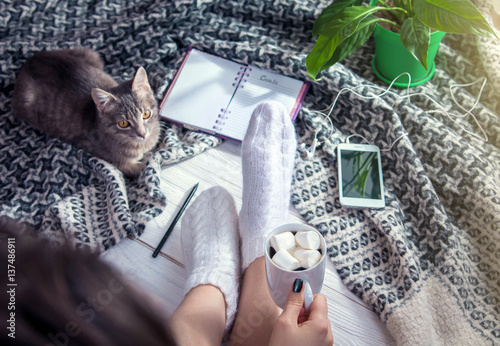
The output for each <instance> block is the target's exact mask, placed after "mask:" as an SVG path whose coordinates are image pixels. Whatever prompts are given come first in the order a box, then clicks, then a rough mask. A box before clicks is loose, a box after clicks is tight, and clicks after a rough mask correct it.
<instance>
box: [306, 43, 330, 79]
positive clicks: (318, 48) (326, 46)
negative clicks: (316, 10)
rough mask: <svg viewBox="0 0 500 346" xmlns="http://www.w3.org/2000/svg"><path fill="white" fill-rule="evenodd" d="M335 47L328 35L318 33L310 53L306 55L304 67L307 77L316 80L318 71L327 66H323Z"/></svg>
mask: <svg viewBox="0 0 500 346" xmlns="http://www.w3.org/2000/svg"><path fill="white" fill-rule="evenodd" d="M335 48H336V47H334V42H333V41H332V40H331V39H330V38H329V37H326V36H323V35H319V37H318V39H317V40H316V44H315V45H314V47H313V49H312V51H311V53H309V54H308V55H307V57H306V68H307V74H308V75H309V77H311V78H312V79H314V80H316V76H317V75H318V73H319V72H320V71H321V70H323V69H325V68H327V67H323V66H324V65H325V63H326V62H327V61H328V60H330V58H331V57H332V55H333V52H334V51H335ZM330 66H331V65H330ZM328 67H329V66H328Z"/></svg>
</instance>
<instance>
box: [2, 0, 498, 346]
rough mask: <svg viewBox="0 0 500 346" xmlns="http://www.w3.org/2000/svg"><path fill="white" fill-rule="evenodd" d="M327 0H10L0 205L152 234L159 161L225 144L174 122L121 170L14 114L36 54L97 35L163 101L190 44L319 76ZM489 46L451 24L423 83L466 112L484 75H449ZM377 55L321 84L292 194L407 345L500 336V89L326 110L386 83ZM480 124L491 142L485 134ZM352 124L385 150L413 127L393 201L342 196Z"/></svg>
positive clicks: (96, 230)
mask: <svg viewBox="0 0 500 346" xmlns="http://www.w3.org/2000/svg"><path fill="white" fill-rule="evenodd" d="M328 3H329V2H328V1H324V0H290V1H261V0H242V1H235V0H213V1H211V0H198V1H188V0H184V1H183V0H179V1H169V2H165V1H154V0H150V1H120V0H107V1H93V2H87V1H84V0H73V1H26V2H25V3H24V4H22V3H20V2H19V1H1V5H0V9H1V13H2V17H1V19H0V27H1V29H0V54H1V57H2V59H0V64H2V68H1V71H0V75H1V78H0V83H1V86H2V88H1V90H2V92H1V93H0V97H1V102H0V107H1V112H0V114H1V115H0V131H1V133H0V186H1V190H0V214H2V215H9V216H12V217H15V218H20V219H23V220H26V221H28V222H30V223H32V224H33V225H36V226H38V227H41V229H42V231H43V232H44V233H49V234H54V237H56V238H57V237H63V236H64V237H72V238H74V240H75V242H76V243H78V244H92V245H91V246H94V247H96V248H98V249H104V248H107V247H109V246H112V245H113V244H114V243H116V242H117V241H118V240H119V239H120V238H121V237H123V236H125V235H128V234H131V235H137V234H140V233H141V232H142V229H143V228H144V224H145V223H146V222H147V220H149V219H151V218H153V217H154V216H155V215H157V214H158V213H159V212H160V210H161V208H163V206H164V203H165V201H166V196H165V194H164V193H163V192H162V191H160V189H159V175H160V168H161V165H163V164H169V163H174V162H177V161H178V160H180V159H185V158H187V157H190V156H192V155H195V154H197V153H199V152H201V151H203V150H205V149H207V148H209V147H212V146H215V145H217V144H218V141H217V140H216V139H214V138H213V137H210V136H204V135H199V134H194V133H191V132H186V131H184V130H182V129H180V128H178V127H176V126H174V125H170V124H166V123H165V124H164V137H163V138H164V140H163V141H162V144H161V145H160V147H159V148H158V150H157V151H156V153H155V155H154V156H153V158H152V159H151V160H150V161H149V162H148V165H147V168H146V169H145V171H144V172H143V174H142V175H141V177H140V179H139V180H138V181H129V180H126V179H123V177H122V176H121V175H120V174H119V173H118V172H116V170H115V169H114V168H113V167H111V166H110V165H109V164H107V163H105V162H103V161H102V160H99V159H97V158H94V157H90V156H89V155H88V154H86V153H85V152H83V151H81V150H79V149H78V148H74V147H72V146H69V145H67V144H65V143H62V142H60V141H58V140H55V139H53V138H49V137H47V136H45V135H43V134H41V133H39V132H37V131H34V130H32V129H31V128H29V127H28V126H27V125H26V124H24V123H21V122H20V121H17V120H16V119H14V118H13V117H12V116H11V115H10V108H11V107H10V98H11V95H12V89H13V85H14V83H15V77H16V74H17V72H18V71H19V69H20V67H21V65H22V63H23V62H24V61H25V59H26V58H27V57H28V56H30V55H31V54H32V53H33V52H35V51H38V50H40V49H55V48H68V47H74V46H80V45H84V46H88V47H91V48H93V49H95V50H97V51H98V52H100V53H101V54H102V55H103V57H104V59H105V61H106V66H105V68H106V70H107V71H108V72H109V73H110V74H112V75H113V76H115V77H120V76H123V77H125V76H128V77H130V76H131V75H132V74H133V72H134V71H135V69H136V68H137V67H138V66H140V65H143V66H144V67H145V68H146V70H147V71H148V74H149V76H150V80H151V81H153V84H155V85H156V86H157V90H158V98H159V99H160V98H161V96H162V95H163V92H164V91H165V88H166V86H167V85H168V83H169V82H170V80H171V79H172V78H173V76H174V73H175V71H176V69H177V68H178V67H179V64H180V62H181V59H182V57H183V56H184V54H185V53H186V51H187V49H188V47H189V46H190V45H192V46H194V47H196V48H198V49H200V50H204V51H206V52H209V53H214V54H217V55H220V56H223V57H226V58H230V59H233V60H236V61H238V62H242V63H251V64H254V65H256V66H258V67H261V68H263V69H269V70H272V71H274V72H278V73H282V74H284V75H287V76H291V77H295V78H299V79H302V80H307V75H306V72H305V63H304V60H305V56H306V54H307V53H308V52H309V51H310V49H311V48H312V45H313V40H312V38H311V30H312V25H313V23H314V19H315V18H316V17H317V16H318V15H319V13H320V11H321V10H322V9H323V8H324V7H326V6H327V5H328ZM14 4H15V5H14ZM490 43H491V42H490ZM481 47H484V46H483V45H482V43H481V41H479V40H476V39H475V38H474V37H464V36H455V35H447V36H446V37H445V39H444V41H443V44H442V45H441V47H440V51H439V53H438V56H437V61H436V63H437V68H436V74H435V76H434V77H433V79H432V80H431V81H430V82H428V83H426V84H424V85H423V86H419V87H416V88H413V89H412V90H411V92H412V93H420V92H421V93H426V94H428V95H430V96H431V97H432V98H433V99H434V100H437V101H438V102H439V104H440V105H441V106H442V107H444V109H446V110H448V111H450V112H454V113H460V114H463V113H465V112H464V111H463V110H462V109H460V107H459V106H457V105H456V104H455V103H454V101H453V97H454V98H455V99H456V101H457V102H458V103H459V104H461V105H462V106H463V107H464V108H465V109H471V108H472V107H473V106H474V104H475V100H476V98H477V96H478V94H479V93H480V91H481V84H480V83H476V84H474V85H471V86H457V87H454V88H452V91H453V95H454V96H453V97H452V96H451V94H450V90H449V87H450V85H453V84H466V83H470V82H475V81H477V80H480V79H481V78H484V77H488V76H489V73H491V71H493V70H494V69H495V66H490V65H488V64H491V63H494V62H496V61H498V58H495V57H494V58H492V59H488V61H484V60H482V59H481V58H482V56H483V55H481V54H479V53H478V52H479V51H481ZM373 53H374V47H373V43H372V41H371V40H370V41H369V42H367V44H365V45H364V46H363V47H362V48H361V49H359V50H358V51H357V52H356V53H354V54H353V55H352V56H350V57H348V58H346V59H344V60H343V61H341V63H338V64H336V65H335V66H333V67H332V68H330V69H329V70H328V71H325V72H323V73H322V77H323V79H322V80H321V81H319V82H314V83H313V85H312V87H311V88H310V90H309V92H308V95H307V96H306V99H305V103H304V105H303V107H302V111H301V113H300V115H299V117H298V119H297V122H296V129H297V133H298V135H299V143H302V142H305V143H307V144H308V145H309V144H310V143H311V142H312V139H313V138H314V134H315V133H317V134H318V138H319V139H320V141H321V142H322V145H321V147H319V148H318V149H317V150H316V154H315V155H314V157H313V158H312V159H310V160H303V159H302V158H301V156H300V155H299V153H297V158H296V169H295V175H294V182H293V186H292V202H293V203H294V205H295V207H296V208H297V210H298V211H299V212H300V214H301V215H302V216H303V217H304V218H305V220H306V221H307V222H309V223H310V224H312V225H314V226H315V227H317V228H318V229H319V230H320V231H321V232H322V233H323V234H324V236H325V238H326V241H327V244H328V254H329V256H330V258H331V261H332V262H333V264H334V266H335V268H336V270H337V271H338V273H339V275H340V277H341V278H342V280H343V282H344V283H345V285H346V286H347V287H348V288H349V289H350V290H352V291H353V292H354V293H356V294H357V295H358V296H359V297H360V298H361V299H362V300H364V301H365V302H367V303H368V304H369V305H370V306H371V307H372V308H373V310H374V311H375V312H377V313H378V315H379V316H380V318H381V320H382V321H383V322H384V323H386V325H387V327H388V329H389V331H390V332H391V333H392V335H393V336H394V339H395V340H396V341H397V342H398V343H399V344H410V343H412V344H423V345H426V344H427V345H430V344H453V343H455V344H460V345H462V344H474V345H478V344H495V343H499V341H500V326H499V324H500V320H499V312H500V311H499V308H500V305H499V300H500V295H499V286H500V272H499V270H498V268H499V258H500V247H499V246H500V245H499V240H500V239H499V238H500V235H499V230H500V173H499V172H500V167H499V162H500V161H499V158H500V149H499V148H500V136H499V131H500V126H499V119H498V114H500V103H499V100H498V97H497V95H498V93H497V91H496V89H495V88H494V87H493V86H492V85H493V84H492V83H491V82H488V83H487V84H486V86H485V88H484V90H483V91H482V93H481V100H480V102H479V103H478V104H477V105H476V106H475V108H474V110H473V112H472V113H473V114H474V116H475V117H476V118H477V121H478V123H476V122H475V121H474V118H473V117H472V116H471V115H467V116H465V117H456V116H450V117H448V116H447V115H446V114H444V113H443V112H442V111H438V112H436V109H439V108H438V106H437V105H436V104H435V103H434V102H433V101H431V100H430V99H429V98H427V97H426V96H423V95H417V96H412V97H411V98H410V99H404V98H400V97H399V96H401V95H403V96H404V91H403V90H396V93H395V94H387V95H385V96H383V97H381V98H372V99H365V98H362V97H359V96H356V95H355V94H354V93H352V92H345V93H343V94H342V95H341V96H340V97H339V100H338V102H337V104H336V106H335V108H334V109H333V112H332V117H331V119H332V123H333V124H332V125H333V128H332V126H331V125H330V124H329V122H327V121H324V117H323V116H321V115H318V114H317V113H315V111H317V110H322V109H325V108H327V107H328V106H329V105H330V104H331V102H332V101H333V100H334V98H335V97H336V96H337V94H338V92H339V91H340V90H341V89H343V88H345V87H350V88H357V89H356V91H357V92H359V93H360V94H361V95H363V96H376V95H377V94H378V93H379V91H377V90H374V89H372V88H371V86H374V85H379V86H382V84H381V82H379V81H378V80H377V79H376V78H375V76H374V73H373V72H372V70H371V57H372V56H373ZM493 53H494V52H493ZM489 57H491V54H490V55H489ZM497 70H498V66H497ZM384 87H385V86H384ZM398 95H399V96H398ZM478 124H480V125H481V126H482V128H484V130H485V133H486V135H487V136H488V141H487V142H485V141H483V140H481V139H480V138H478V137H481V136H482V135H483V134H482V132H481V130H480V128H479V126H478ZM352 134H359V135H362V136H363V137H365V138H366V139H367V140H368V141H370V142H372V143H374V144H376V145H378V146H379V147H381V148H387V149H388V148H389V147H390V146H391V145H392V144H393V142H394V141H395V140H396V139H398V138H399V137H400V136H401V135H406V136H404V137H402V138H401V139H400V140H399V141H398V142H397V143H395V144H394V146H393V147H392V149H390V150H388V151H385V152H384V153H383V156H382V164H383V171H384V182H385V183H384V185H385V189H386V204H387V206H386V207H385V208H384V209H381V210H371V209H353V208H345V207H342V206H341V205H340V204H339V201H338V189H337V185H338V183H337V173H336V169H335V167H336V163H337V162H336V155H335V147H336V145H337V144H338V143H340V142H341V141H343V140H345V138H347V136H349V135H352ZM353 140H356V139H353ZM356 141H357V140H356ZM61 229H62V234H61V231H59V230H61Z"/></svg>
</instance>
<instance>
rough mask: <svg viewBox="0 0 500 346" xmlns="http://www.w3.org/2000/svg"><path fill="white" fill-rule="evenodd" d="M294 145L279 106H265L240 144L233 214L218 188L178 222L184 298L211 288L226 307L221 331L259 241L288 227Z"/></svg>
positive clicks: (290, 128) (229, 322) (234, 307)
mask: <svg viewBox="0 0 500 346" xmlns="http://www.w3.org/2000/svg"><path fill="white" fill-rule="evenodd" d="M296 147H297V140H296V136H295V129H294V127H293V124H292V121H291V119H290V117H289V115H288V113H287V112H286V110H285V108H284V106H283V105H281V104H279V103H275V102H267V103H263V104H261V105H259V106H258V107H257V108H256V109H255V111H254V112H253V114H252V118H251V120H250V124H249V127H248V130H247V133H246V136H245V139H244V140H243V143H242V167H243V197H242V207H241V210H240V213H239V217H238V214H237V212H236V207H235V204H234V200H233V198H232V197H231V195H230V194H229V193H228V192H227V191H226V190H224V189H223V188H221V187H213V188H211V189H209V190H206V191H204V192H203V193H202V194H200V196H199V197H198V198H197V199H196V200H195V201H194V202H193V203H192V205H191V206H190V207H189V208H188V210H187V211H186V214H185V216H184V218H183V221H182V235H181V237H182V247H183V251H184V262H185V268H186V271H187V273H188V280H187V282H186V285H185V293H187V292H189V290H191V289H192V288H194V287H196V286H199V285H205V284H210V285H213V286H215V287H217V288H219V289H220V291H221V292H222V293H223V295H224V298H225V301H226V306H227V308H226V331H227V330H228V329H229V328H230V327H231V325H232V323H233V321H234V318H235V315H236V310H237V304H238V297H239V288H240V281H241V277H242V273H244V271H245V269H246V268H247V267H248V266H249V265H250V264H251V263H252V262H253V261H254V260H255V259H256V258H258V257H260V256H264V241H265V239H266V237H267V235H268V234H269V233H270V232H271V231H272V230H273V228H275V227H277V226H278V225H280V224H282V223H284V222H286V221H287V217H288V208H289V203H290V187H291V180H292V173H293V166H294V158H295V150H296Z"/></svg>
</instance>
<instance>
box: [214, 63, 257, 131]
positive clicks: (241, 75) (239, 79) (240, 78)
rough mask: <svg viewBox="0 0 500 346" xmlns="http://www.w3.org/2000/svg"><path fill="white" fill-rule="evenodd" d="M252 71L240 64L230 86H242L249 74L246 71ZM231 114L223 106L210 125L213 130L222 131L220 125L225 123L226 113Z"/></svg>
mask: <svg viewBox="0 0 500 346" xmlns="http://www.w3.org/2000/svg"><path fill="white" fill-rule="evenodd" d="M247 71H248V72H250V71H252V69H251V68H250V67H248V66H241V67H240V71H239V72H238V73H237V74H236V77H235V78H234V83H233V84H232V86H233V87H234V88H243V87H244V84H245V83H246V82H247V79H246V78H248V77H249V76H250V74H249V73H248V72H247ZM229 114H231V111H228V110H227V109H225V108H221V109H220V113H219V115H218V116H217V117H218V119H217V120H216V121H215V125H214V126H213V127H212V128H213V129H214V130H215V131H222V127H223V126H224V125H225V124H226V122H225V120H226V119H228V115H229Z"/></svg>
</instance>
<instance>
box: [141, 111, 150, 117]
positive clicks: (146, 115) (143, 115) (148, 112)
mask: <svg viewBox="0 0 500 346" xmlns="http://www.w3.org/2000/svg"><path fill="white" fill-rule="evenodd" d="M150 117H151V111H150V110H147V111H145V112H144V113H142V119H149V118H150Z"/></svg>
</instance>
